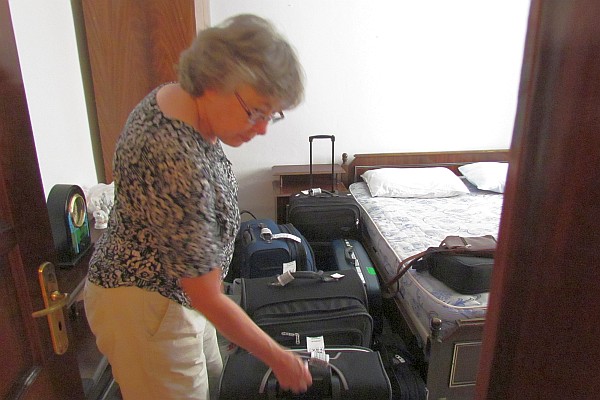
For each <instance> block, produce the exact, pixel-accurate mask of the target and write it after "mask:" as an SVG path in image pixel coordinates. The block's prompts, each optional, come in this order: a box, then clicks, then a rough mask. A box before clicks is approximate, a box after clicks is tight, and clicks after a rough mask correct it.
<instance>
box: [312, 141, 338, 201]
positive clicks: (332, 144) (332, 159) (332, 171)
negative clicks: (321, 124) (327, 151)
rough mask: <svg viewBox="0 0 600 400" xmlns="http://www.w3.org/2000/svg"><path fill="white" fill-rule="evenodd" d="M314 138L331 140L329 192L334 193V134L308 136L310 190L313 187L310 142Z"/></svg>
mask: <svg viewBox="0 0 600 400" xmlns="http://www.w3.org/2000/svg"><path fill="white" fill-rule="evenodd" d="M314 139H330V140H331V192H332V193H335V172H334V161H335V150H334V147H335V136H334V135H313V136H309V137H308V143H309V144H310V188H309V189H310V190H311V191H312V189H313V156H312V142H313V140H314Z"/></svg>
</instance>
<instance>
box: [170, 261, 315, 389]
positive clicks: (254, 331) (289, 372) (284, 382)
mask: <svg viewBox="0 0 600 400" xmlns="http://www.w3.org/2000/svg"><path fill="white" fill-rule="evenodd" d="M220 276H221V270H220V269H218V268H215V269H213V270H212V271H211V272H209V273H208V274H205V275H202V276H198V277H195V278H182V279H181V285H182V287H183V289H184V290H185V292H186V293H187V295H188V296H189V298H190V300H191V302H192V306H193V307H194V308H196V309H197V310H198V311H200V312H201V313H202V314H203V315H204V316H205V317H206V318H207V319H208V320H209V321H210V322H212V323H213V325H214V326H215V328H217V330H218V331H219V332H220V333H221V334H222V335H223V336H225V337H226V338H227V339H229V340H231V341H232V342H233V343H235V344H237V345H238V346H240V347H242V348H244V349H246V350H248V351H249V352H251V353H252V354H254V355H255V356H256V357H257V358H259V359H260V360H262V361H263V362H264V363H265V364H267V365H268V366H269V367H271V368H272V369H273V373H274V374H275V376H276V377H277V380H278V381H279V385H280V386H281V387H282V389H289V390H292V391H293V392H295V393H301V392H305V391H306V389H307V388H308V387H309V386H310V385H311V384H312V377H311V375H310V372H309V371H308V366H307V365H306V363H305V362H304V361H302V359H301V358H300V357H298V356H296V355H295V354H294V353H293V352H290V351H286V350H285V349H284V348H283V347H282V346H281V345H279V344H278V343H277V342H275V341H274V340H273V339H272V338H271V337H270V336H269V335H267V334H266V333H265V332H264V331H263V330H262V329H260V328H259V327H258V326H257V325H256V324H255V323H254V322H253V321H252V320H251V319H250V317H248V315H247V314H246V313H245V312H244V310H242V309H241V308H240V307H239V306H238V305H237V304H236V303H235V302H234V301H232V300H231V299H230V298H229V297H227V296H226V295H225V294H223V292H222V290H221V278H220Z"/></svg>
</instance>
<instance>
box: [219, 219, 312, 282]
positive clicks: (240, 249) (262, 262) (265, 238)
mask: <svg viewBox="0 0 600 400" xmlns="http://www.w3.org/2000/svg"><path fill="white" fill-rule="evenodd" d="M287 270H292V271H315V256H314V253H313V250H312V248H311V247H310V244H309V243H308V241H307V240H306V238H305V237H304V236H303V235H302V234H301V233H300V232H299V231H298V230H297V229H296V228H295V227H294V226H293V225H292V224H282V225H278V224H277V223H276V222H275V221H273V220H271V219H253V220H250V221H245V222H242V224H241V225H240V230H239V232H238V235H237V238H236V241H235V248H234V253H233V259H232V261H231V264H230V266H229V273H228V274H227V277H226V278H225V280H226V281H227V282H233V280H234V279H235V278H260V277H269V276H275V275H277V274H281V273H283V272H285V271H287Z"/></svg>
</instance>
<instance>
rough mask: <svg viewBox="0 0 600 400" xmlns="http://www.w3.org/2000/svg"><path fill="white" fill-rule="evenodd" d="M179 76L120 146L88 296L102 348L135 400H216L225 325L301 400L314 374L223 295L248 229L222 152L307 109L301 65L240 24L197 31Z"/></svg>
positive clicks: (140, 109) (132, 123)
mask: <svg viewBox="0 0 600 400" xmlns="http://www.w3.org/2000/svg"><path fill="white" fill-rule="evenodd" d="M178 74H179V81H178V82H175V83H168V84H165V85H162V86H160V87H158V88H156V89H155V90H153V91H152V92H151V93H150V94H149V95H148V96H146V98H144V99H143V100H142V101H141V102H140V103H139V104H138V105H137V106H136V108H135V109H134V110H133V111H132V113H131V114H130V116H129V118H128V120H127V122H126V125H125V127H124V129H123V131H122V133H121V136H120V138H119V140H118V143H117V146H116V151H115V158H114V162H113V169H114V171H113V172H114V179H115V203H114V206H113V208H112V210H111V215H110V221H109V226H108V228H107V231H106V232H105V233H104V235H103V236H102V237H101V239H100V240H99V241H98V243H97V245H96V250H95V252H94V254H93V256H92V259H91V261H90V269H89V273H88V281H87V284H86V289H85V308H86V314H87V318H88V321H89V324H90V327H91V329H92V331H93V332H94V334H95V335H96V341H97V344H98V348H99V349H100V351H101V352H102V353H103V354H105V355H106V356H107V358H108V361H109V362H110V364H111V366H112V371H113V375H114V377H115V379H116V381H117V382H118V384H119V386H120V388H121V393H122V394H123V396H124V398H125V399H184V398H185V399H188V398H189V399H206V398H208V397H209V389H208V377H209V376H210V377H212V378H218V376H219V374H220V372H221V369H222V361H221V356H220V354H219V348H218V346H217V339H216V332H215V328H214V327H216V328H217V329H218V330H219V331H220V332H221V333H222V334H223V336H225V337H227V338H228V339H229V340H231V341H232V342H234V343H236V344H238V345H239V346H241V347H243V348H245V349H247V350H248V351H250V352H252V353H254V354H255V355H256V356H257V357H258V358H260V359H261V360H262V361H264V362H265V363H266V364H268V365H269V366H270V367H271V368H272V369H273V372H274V373H275V375H276V376H277V378H278V380H279V383H280V385H281V386H282V387H283V388H287V389H290V390H292V391H294V392H303V391H305V390H306V389H307V387H308V386H309V385H310V384H311V376H310V373H309V372H308V367H307V366H306V365H305V363H304V362H303V361H302V360H301V359H300V358H298V357H296V356H295V355H294V354H293V353H292V352H289V351H286V350H285V349H284V348H282V347H281V346H280V345H278V344H277V343H276V342H274V341H273V340H272V339H271V338H270V337H268V336H267V335H266V334H265V333H264V332H263V331H262V330H260V329H259V328H258V327H257V326H256V325H255V324H254V323H253V322H252V321H251V320H250V319H249V318H248V317H247V315H246V314H245V313H244V311H243V310H242V309H241V308H239V306H238V305H237V304H236V303H234V302H233V301H231V300H230V299H229V298H228V297H227V296H225V295H224V294H223V293H222V290H221V279H222V277H224V276H225V275H226V273H227V268H228V265H229V262H230V261H231V256H232V253H233V242H234V239H235V236H236V233H237V230H238V227H239V222H240V221H239V220H240V217H239V210H238V205H237V182H236V180H235V177H234V175H233V172H232V170H231V164H230V162H229V160H228V159H227V157H226V156H225V154H224V152H223V150H222V148H221V143H225V144H227V145H230V146H234V147H237V146H240V145H241V144H243V143H245V142H248V141H250V140H251V139H252V138H254V137H255V136H256V135H264V134H265V133H266V131H267V125H268V124H269V123H270V122H274V121H276V120H279V119H281V118H283V112H282V111H281V110H286V109H290V108H293V107H295V106H296V105H298V104H299V103H300V101H301V100H302V96H303V83H302V70H301V67H300V64H299V62H298V60H297V57H296V55H295V53H294V51H293V49H292V48H291V46H290V45H289V44H288V43H287V42H286V41H285V40H284V39H283V38H282V37H281V36H280V35H279V34H278V33H277V32H275V30H274V29H273V27H272V26H271V25H270V24H269V23H268V22H267V21H265V20H263V19H261V18H259V17H256V16H252V15H240V16H237V17H233V18H230V19H229V20H227V21H225V22H224V23H223V24H221V25H219V26H217V27H213V28H209V29H206V30H204V31H202V32H200V33H199V35H198V36H197V37H196V39H195V40H194V42H193V43H192V45H191V46H190V48H188V49H187V50H185V51H184V52H183V53H182V55H181V57H180V61H179V65H178ZM209 321H210V322H209ZM213 325H214V327H213Z"/></svg>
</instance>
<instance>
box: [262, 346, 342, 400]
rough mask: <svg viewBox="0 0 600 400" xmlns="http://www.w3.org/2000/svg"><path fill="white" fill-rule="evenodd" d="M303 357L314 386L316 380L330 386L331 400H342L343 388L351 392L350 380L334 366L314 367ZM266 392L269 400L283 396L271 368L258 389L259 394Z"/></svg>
mask: <svg viewBox="0 0 600 400" xmlns="http://www.w3.org/2000/svg"><path fill="white" fill-rule="evenodd" d="M301 357H302V358H303V359H306V360H308V361H309V370H310V373H311V375H312V376H313V384H314V383H315V382H316V380H320V381H322V382H323V384H322V386H329V388H330V390H331V399H336V400H337V399H341V398H342V393H341V389H342V388H343V389H344V390H346V391H348V390H349V386H348V380H347V379H346V377H345V376H344V373H343V372H342V371H341V370H340V369H339V368H338V367H336V366H335V365H333V364H327V365H326V366H322V365H320V364H319V365H318V366H317V365H316V364H315V365H313V364H311V363H310V357H308V356H301ZM334 373H335V374H334ZM309 390H310V389H309ZM265 392H267V396H268V397H267V398H268V399H274V400H275V399H277V398H281V396H278V394H281V392H279V385H278V384H277V380H276V379H275V377H274V376H273V370H272V369H271V368H269V369H267V372H265V374H264V375H263V378H262V380H261V382H260V387H259V388H258V393H259V394H264V393H265Z"/></svg>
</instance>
